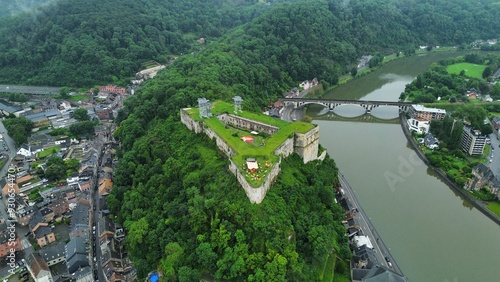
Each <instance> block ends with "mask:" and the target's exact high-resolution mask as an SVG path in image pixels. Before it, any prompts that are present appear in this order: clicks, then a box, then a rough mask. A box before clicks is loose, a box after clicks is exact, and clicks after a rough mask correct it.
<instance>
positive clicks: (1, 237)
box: [0, 222, 23, 259]
mask: <svg viewBox="0 0 500 282" xmlns="http://www.w3.org/2000/svg"><path fill="white" fill-rule="evenodd" d="M11 232H16V228H15V227H12V226H10V224H9V228H7V224H6V223H5V222H2V223H0V259H2V258H3V257H5V256H7V255H8V254H9V253H11V250H12V249H14V250H15V251H16V252H18V251H22V250H23V247H22V245H21V240H19V236H17V233H16V234H15V235H16V236H15V239H13V240H11Z"/></svg>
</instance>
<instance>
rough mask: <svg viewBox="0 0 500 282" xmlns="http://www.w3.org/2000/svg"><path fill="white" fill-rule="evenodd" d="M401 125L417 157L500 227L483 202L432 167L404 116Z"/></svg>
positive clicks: (401, 117)
mask: <svg viewBox="0 0 500 282" xmlns="http://www.w3.org/2000/svg"><path fill="white" fill-rule="evenodd" d="M400 124H401V127H402V129H403V133H404V135H405V136H406V139H408V142H410V144H411V146H412V148H413V150H414V151H415V152H416V153H417V156H418V157H419V158H420V159H421V160H422V161H423V162H424V163H425V164H426V165H427V166H428V167H429V168H430V169H432V170H433V171H434V172H435V173H436V174H437V175H438V176H439V177H440V178H441V179H442V180H443V181H444V182H445V183H446V184H447V186H448V187H450V188H451V189H452V190H453V191H455V192H457V193H458V194H459V195H460V196H461V197H462V199H464V200H466V201H467V202H468V203H469V204H471V205H472V206H474V207H475V208H476V209H478V210H479V211H480V212H482V213H483V214H484V215H486V216H487V217H488V218H490V219H491V220H493V221H494V222H495V223H496V224H498V225H500V217H498V216H497V215H496V214H495V213H493V212H491V211H490V210H488V208H487V207H486V204H485V203H484V202H482V201H478V200H476V199H474V198H472V197H471V196H470V195H469V194H467V192H466V191H465V190H464V189H463V188H461V187H458V186H457V185H456V184H455V183H454V182H453V181H452V180H451V179H450V178H449V177H448V176H447V175H446V172H444V171H443V170H442V169H440V168H438V167H435V166H434V165H432V164H431V163H430V162H429V160H428V159H427V157H426V156H425V154H424V152H422V150H420V148H419V146H418V144H417V141H416V140H415V139H414V138H413V136H412V135H411V132H410V131H409V129H408V126H407V119H406V117H405V116H404V115H400Z"/></svg>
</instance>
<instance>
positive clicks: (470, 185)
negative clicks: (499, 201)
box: [464, 163, 500, 198]
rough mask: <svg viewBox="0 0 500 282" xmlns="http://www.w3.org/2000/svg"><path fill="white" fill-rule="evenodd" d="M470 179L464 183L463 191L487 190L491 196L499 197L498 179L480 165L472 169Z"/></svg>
mask: <svg viewBox="0 0 500 282" xmlns="http://www.w3.org/2000/svg"><path fill="white" fill-rule="evenodd" d="M472 174H473V175H474V177H472V178H471V179H470V180H469V181H468V182H467V183H465V187H464V188H465V189H468V190H480V189H482V188H487V189H488V190H489V191H490V192H491V193H492V194H495V195H497V198H498V197H499V196H500V193H499V192H500V179H499V178H498V177H497V176H496V175H495V174H494V173H493V171H491V169H490V168H489V167H487V166H485V165H484V164H482V163H479V164H478V165H476V166H475V167H474V168H472Z"/></svg>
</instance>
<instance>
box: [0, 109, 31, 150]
mask: <svg viewBox="0 0 500 282" xmlns="http://www.w3.org/2000/svg"><path fill="white" fill-rule="evenodd" d="M3 123H4V125H5V128H6V129H7V132H8V133H9V136H10V137H12V139H13V140H14V142H15V143H16V145H17V146H19V145H21V144H23V143H26V141H27V140H28V137H29V136H30V135H31V129H33V126H34V124H33V122H32V121H31V120H29V119H27V118H25V117H15V116H14V117H10V116H9V117H8V118H7V119H5V120H4V121H3Z"/></svg>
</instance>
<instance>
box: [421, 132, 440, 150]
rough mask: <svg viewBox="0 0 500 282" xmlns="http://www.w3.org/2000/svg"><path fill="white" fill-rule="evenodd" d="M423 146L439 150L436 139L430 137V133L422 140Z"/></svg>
mask: <svg viewBox="0 0 500 282" xmlns="http://www.w3.org/2000/svg"><path fill="white" fill-rule="evenodd" d="M424 145H425V147H427V148H429V149H431V150H434V149H436V148H439V140H438V139H437V138H436V137H434V136H432V133H429V134H427V135H426V136H425V138H424Z"/></svg>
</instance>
